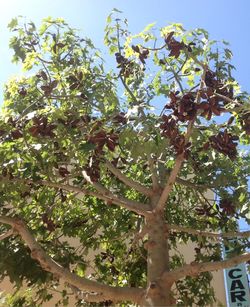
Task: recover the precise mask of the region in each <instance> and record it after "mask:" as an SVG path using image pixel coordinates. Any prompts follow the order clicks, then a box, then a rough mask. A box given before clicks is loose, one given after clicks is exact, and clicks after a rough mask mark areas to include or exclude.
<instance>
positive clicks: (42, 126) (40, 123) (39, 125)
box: [29, 116, 56, 138]
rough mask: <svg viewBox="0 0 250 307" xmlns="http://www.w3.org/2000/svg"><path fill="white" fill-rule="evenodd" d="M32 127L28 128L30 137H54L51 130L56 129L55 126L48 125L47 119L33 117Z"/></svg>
mask: <svg viewBox="0 0 250 307" xmlns="http://www.w3.org/2000/svg"><path fill="white" fill-rule="evenodd" d="M32 120H33V126H32V127H30V128H29V132H30V134H31V135H32V136H34V137H38V136H42V137H46V136H47V137H51V138H53V137H54V136H55V134H54V132H53V130H54V129H55V128H56V125H55V124H51V123H48V119H47V117H45V116H40V117H34V118H33V119H32Z"/></svg>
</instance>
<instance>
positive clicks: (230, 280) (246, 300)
mask: <svg viewBox="0 0 250 307" xmlns="http://www.w3.org/2000/svg"><path fill="white" fill-rule="evenodd" d="M228 251H229V250H228V249H226V248H224V254H225V258H226V255H227V253H228ZM225 277H226V285H227V301H228V307H250V294H249V285H248V278H247V271H246V266H245V264H244V263H242V264H239V265H236V266H234V267H232V268H229V269H225Z"/></svg>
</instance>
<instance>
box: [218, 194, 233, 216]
mask: <svg viewBox="0 0 250 307" xmlns="http://www.w3.org/2000/svg"><path fill="white" fill-rule="evenodd" d="M219 205H220V208H221V209H222V210H223V211H222V212H223V213H225V214H226V215H234V214H235V206H234V203H233V202H232V200H231V199H229V198H225V199H221V201H220V204H219Z"/></svg>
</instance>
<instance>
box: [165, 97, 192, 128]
mask: <svg viewBox="0 0 250 307" xmlns="http://www.w3.org/2000/svg"><path fill="white" fill-rule="evenodd" d="M169 96H170V103H169V104H167V105H166V106H165V109H172V110H173V115H174V116H176V117H177V118H178V120H179V121H181V122H185V121H187V120H192V119H194V118H195V116H196V113H197V110H196V105H195V94H194V93H191V92H189V93H186V94H184V95H183V96H182V97H179V96H178V92H176V93H173V92H170V94H169Z"/></svg>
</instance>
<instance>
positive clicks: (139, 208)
mask: <svg viewBox="0 0 250 307" xmlns="http://www.w3.org/2000/svg"><path fill="white" fill-rule="evenodd" d="M1 180H3V181H6V178H1V177H0V181H1ZM11 181H12V182H13V181H14V182H20V183H22V184H37V185H43V186H47V187H51V188H56V189H62V190H65V191H68V192H74V193H77V194H79V195H80V196H93V197H96V198H98V199H101V200H103V201H105V202H107V204H115V205H118V206H120V207H122V208H125V209H128V210H130V211H133V212H136V213H137V214H140V215H144V216H146V215H147V212H149V211H150V210H151V207H150V206H149V205H148V204H143V203H139V202H137V201H134V200H130V199H127V198H125V197H122V196H116V195H114V194H112V193H111V192H109V191H108V190H105V194H104V193H103V194H102V193H98V192H95V191H90V190H87V189H83V188H79V187H76V186H73V185H70V184H64V183H59V182H51V181H48V180H38V181H35V182H34V181H33V180H30V179H20V178H13V179H11V180H9V182H11Z"/></svg>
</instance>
